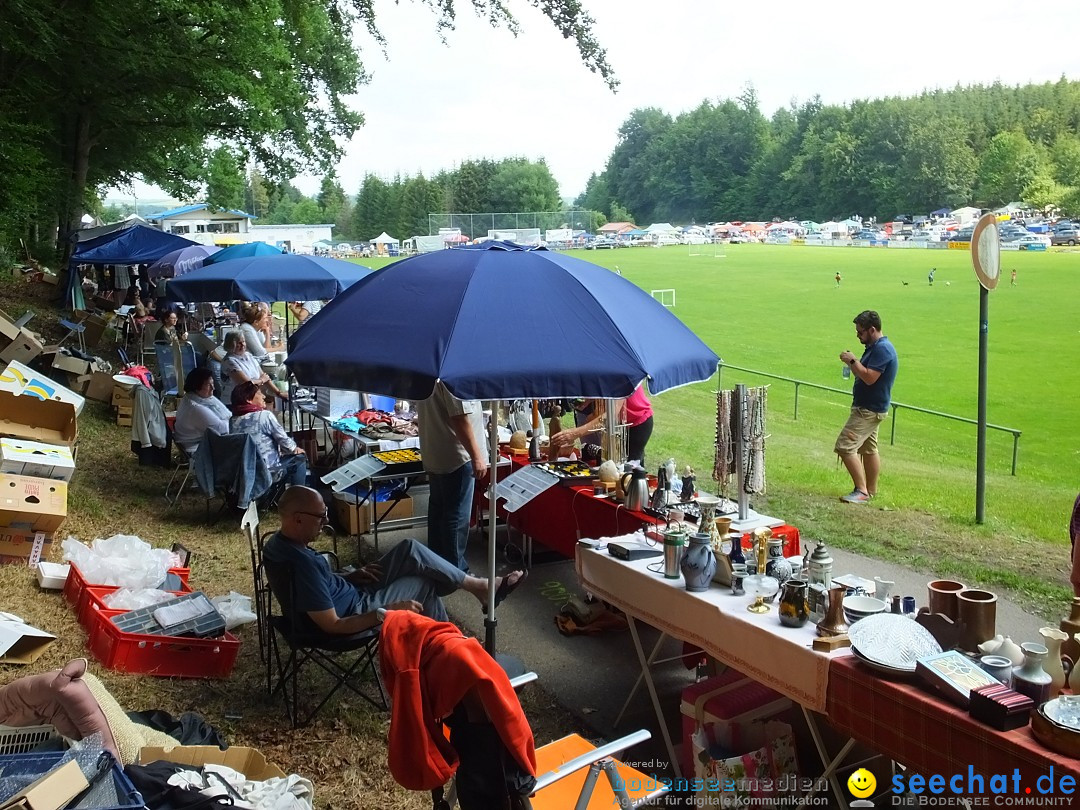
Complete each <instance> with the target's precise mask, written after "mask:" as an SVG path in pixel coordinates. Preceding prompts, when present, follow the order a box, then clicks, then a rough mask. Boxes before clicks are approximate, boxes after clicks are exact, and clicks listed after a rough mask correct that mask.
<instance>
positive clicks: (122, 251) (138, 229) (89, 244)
mask: <svg viewBox="0 0 1080 810" xmlns="http://www.w3.org/2000/svg"><path fill="white" fill-rule="evenodd" d="M195 244H197V243H196V242H192V241H191V240H190V239H185V238H184V237H182V236H177V235H176V234H172V233H165V232H164V231H159V230H158V229H157V228H150V227H148V226H146V225H133V226H132V227H130V228H125V229H124V230H122V231H117V232H115V233H109V234H105V235H103V236H99V237H97V238H95V239H90V240H88V241H86V242H83V243H81V244H80V245H79V246H78V247H77V248H76V249H75V252H74V253H72V254H71V259H70V262H69V272H68V286H67V293H66V296H65V300H66V301H68V302H69V303H70V304H72V306H76V305H78V304H79V303H80V302H81V299H82V286H81V284H80V279H79V274H78V273H76V272H75V265H77V264H151V263H153V262H155V261H157V260H158V259H160V258H161V257H162V256H164V255H165V254H166V253H170V252H171V251H174V250H178V249H179V248H184V247H190V246H192V245H195Z"/></svg>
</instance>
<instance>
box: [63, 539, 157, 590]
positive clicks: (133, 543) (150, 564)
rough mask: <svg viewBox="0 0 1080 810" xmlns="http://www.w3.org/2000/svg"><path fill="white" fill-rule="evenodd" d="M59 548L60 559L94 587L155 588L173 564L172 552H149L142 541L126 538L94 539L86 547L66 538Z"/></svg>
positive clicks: (146, 545) (149, 548) (152, 549)
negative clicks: (77, 570)
mask: <svg viewBox="0 0 1080 810" xmlns="http://www.w3.org/2000/svg"><path fill="white" fill-rule="evenodd" d="M61 547H62V548H63V550H64V559H65V560H68V561H70V562H73V563H75V565H77V566H78V567H79V571H80V573H81V574H82V575H83V577H84V578H85V579H86V581H87V582H89V583H91V584H94V585H117V586H120V587H122V588H135V589H139V588H156V587H158V586H159V585H161V584H162V583H163V582H164V581H165V575H166V574H167V573H168V571H169V568H170V567H171V566H172V565H173V564H174V559H173V554H172V552H170V551H168V550H166V549H163V548H151V547H150V544H149V543H147V542H146V541H145V540H141V539H139V538H138V537H135V536H134V535H130V534H115V535H113V536H112V537H109V538H106V539H104V540H102V539H98V540H95V541H94V542H93V543H92V544H91V545H90V546H87V545H86V544H85V543H80V542H79V541H78V540H77V539H75V538H74V537H69V538H68V539H67V540H65V541H64V542H63V543H62V544H61Z"/></svg>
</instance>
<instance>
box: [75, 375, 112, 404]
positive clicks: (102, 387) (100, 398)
mask: <svg viewBox="0 0 1080 810" xmlns="http://www.w3.org/2000/svg"><path fill="white" fill-rule="evenodd" d="M79 382H80V383H83V384H84V385H85V388H84V389H83V391H82V393H83V394H84V395H85V396H86V398H87V399H92V400H94V401H95V402H110V401H111V400H112V395H113V387H114V386H115V385H116V382H115V381H114V380H113V378H112V374H109V373H108V372H107V371H95V372H93V373H92V374H88V375H86V376H83V377H80V378H79Z"/></svg>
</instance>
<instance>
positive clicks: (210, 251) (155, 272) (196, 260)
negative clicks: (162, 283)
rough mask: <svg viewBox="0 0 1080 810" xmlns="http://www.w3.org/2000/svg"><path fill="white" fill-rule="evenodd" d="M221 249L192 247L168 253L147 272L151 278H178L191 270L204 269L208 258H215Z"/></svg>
mask: <svg viewBox="0 0 1080 810" xmlns="http://www.w3.org/2000/svg"><path fill="white" fill-rule="evenodd" d="M220 250H221V248H219V247H216V246H214V245H190V246H188V247H183V248H180V249H179V250H174V251H172V252H171V253H166V254H165V255H164V256H162V257H161V258H160V259H158V260H157V261H156V262H154V263H153V264H152V265H150V267H149V268H147V272H148V273H149V274H150V278H152V279H159V278H176V277H177V276H182V275H184V273H186V272H188V271H189V270H194V269H195V268H197V267H202V266H203V264H204V263H205V262H206V259H207V257H208V256H213V255H214V254H215V253H217V252H219V251H220Z"/></svg>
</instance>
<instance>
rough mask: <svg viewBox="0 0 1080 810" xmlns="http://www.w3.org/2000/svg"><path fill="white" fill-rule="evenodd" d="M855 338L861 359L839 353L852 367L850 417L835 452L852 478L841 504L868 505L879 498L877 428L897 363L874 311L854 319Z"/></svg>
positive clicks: (849, 354)
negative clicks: (859, 344) (873, 498)
mask: <svg viewBox="0 0 1080 810" xmlns="http://www.w3.org/2000/svg"><path fill="white" fill-rule="evenodd" d="M852 323H854V324H855V336H856V337H858V339H859V342H860V343H862V345H863V346H864V348H863V353H862V357H856V356H855V355H854V354H852V353H851V352H849V351H843V352H840V362H842V363H846V364H847V365H848V366H850V367H851V373H852V375H853V376H854V378H855V380H854V383H853V384H852V388H851V415H850V416H849V417H848V420H847V424H845V425H844V428H843V430H841V431H840V435H839V436H837V438H836V445H835V447H834V448H833V450H834V451H835V452H836V454H837V455H838V456H839V457H840V460H841V461H842V462H843V463H844V467H846V468H847V471H848V474H849V475H850V476H851V483H852V484H854V489H852V491H851V492H849V493H848V494H847V495H843V496H841V498H840V500H842V501H844V502H845V503H866V502H867V501H869V500H870V499H871V498H872V497H874V495H876V494H877V487H878V476H879V474H880V473H881V458H880V457H879V456H878V446H877V436H878V425H880V424H881V422H882V421H883V420H884V419H885V417H886V416H888V415H889V403H890V400H891V396H892V386H893V381H894V380H895V379H896V369H897V366H898V360H897V357H896V349H894V348H893V345H892V343H891V342H890V341H889V339H888V338H887V337H886V336H885V335H883V334H882V333H881V317H880V316H879V315H878V314H877V313H876V312H874V311H873V310H870V309H868V310H864V311H863V312H860V313H859V314H858V315H856V316H855V319H854V321H852Z"/></svg>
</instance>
